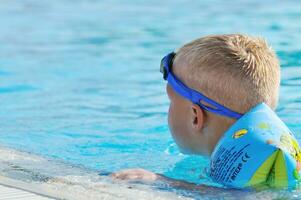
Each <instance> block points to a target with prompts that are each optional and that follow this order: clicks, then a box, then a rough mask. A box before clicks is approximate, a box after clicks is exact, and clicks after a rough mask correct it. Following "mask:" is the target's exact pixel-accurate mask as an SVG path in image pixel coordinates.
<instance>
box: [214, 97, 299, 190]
mask: <svg viewBox="0 0 301 200" xmlns="http://www.w3.org/2000/svg"><path fill="white" fill-rule="evenodd" d="M300 170H301V151H300V148H299V144H298V142H297V140H296V139H295V137H294V135H293V134H292V133H291V131H290V130H289V129H288V128H287V126H286V125H285V124H284V123H283V122H282V121H281V120H280V119H279V117H278V116H277V115H276V113H275V112H274V111H272V110H271V109H270V108H269V107H268V106H267V105H266V104H264V103H261V104H258V105H257V106H256V107H254V108H252V109H251V110H250V111H249V112H247V113H246V114H244V115H243V116H242V117H241V118H240V119H239V120H238V121H237V122H236V123H234V124H233V125H232V126H231V127H230V128H229V129H228V130H227V131H226V132H225V134H224V136H223V137H222V138H221V139H220V141H219V143H218V144H217V146H216V147H215V149H214V151H213V153H212V155H211V163H210V169H209V176H210V177H211V178H212V179H213V180H214V181H216V182H218V183H221V184H223V185H225V186H228V187H234V188H245V187H254V186H257V185H263V184H264V185H268V186H270V187H277V188H278V187H294V186H296V185H297V184H298V182H299V180H300V179H301V178H300V177H301V174H300Z"/></svg>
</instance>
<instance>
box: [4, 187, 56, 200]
mask: <svg viewBox="0 0 301 200" xmlns="http://www.w3.org/2000/svg"><path fill="white" fill-rule="evenodd" d="M0 193H1V196H0V200H2V199H3V200H4V199H14V200H23V199H25V198H26V199H30V200H55V199H54V198H51V197H48V196H45V195H39V194H36V193H33V192H30V191H26V190H23V189H19V188H15V187H11V186H8V185H4V184H0Z"/></svg>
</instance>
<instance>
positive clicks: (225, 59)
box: [174, 34, 280, 113]
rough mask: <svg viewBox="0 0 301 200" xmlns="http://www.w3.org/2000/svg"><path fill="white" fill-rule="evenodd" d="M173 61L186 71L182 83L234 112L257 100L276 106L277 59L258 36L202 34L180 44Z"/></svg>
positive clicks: (278, 72)
mask: <svg viewBox="0 0 301 200" xmlns="http://www.w3.org/2000/svg"><path fill="white" fill-rule="evenodd" d="M174 63H175V65H176V63H184V65H185V71H186V73H181V75H180V78H182V79H183V81H184V83H185V84H187V85H188V86H190V87H192V88H194V89H196V90H198V91H200V92H202V93H204V94H205V95H206V96H208V97H210V98H211V99H214V100H215V101H217V102H218V103H220V104H222V105H224V106H226V107H228V108H231V109H232V110H234V111H236V112H240V113H244V112H246V111H248V110H249V109H250V108H251V107H253V106H255V105H256V104H258V103H260V102H265V103H266V104H267V105H269V106H270V107H271V108H272V109H275V108H276V106H277V103H278V96H279V85H280V66H279V61H278V58H277V56H276V54H275V53H274V51H273V50H272V48H271V47H269V46H268V44H267V42H266V41H265V40H264V39H262V38H257V37H251V36H247V35H242V34H229V35H211V36H207V37H203V38H200V39H196V40H194V41H192V42H190V43H188V44H185V45H184V46H183V47H181V48H180V49H179V50H178V51H177V52H176V57H175V61H174ZM178 68H181V66H179V67H178ZM178 71H181V69H178Z"/></svg>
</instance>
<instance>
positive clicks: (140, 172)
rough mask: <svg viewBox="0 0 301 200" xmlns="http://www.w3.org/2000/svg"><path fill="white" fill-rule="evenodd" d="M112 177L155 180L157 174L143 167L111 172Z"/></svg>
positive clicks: (157, 176)
mask: <svg viewBox="0 0 301 200" xmlns="http://www.w3.org/2000/svg"><path fill="white" fill-rule="evenodd" d="M111 177H113V178H114V179H120V180H141V181H150V182H151V181H156V180H157V179H158V178H159V175H157V174H155V173H153V172H150V171H147V170H145V169H125V170H121V171H119V172H115V173H112V174H111Z"/></svg>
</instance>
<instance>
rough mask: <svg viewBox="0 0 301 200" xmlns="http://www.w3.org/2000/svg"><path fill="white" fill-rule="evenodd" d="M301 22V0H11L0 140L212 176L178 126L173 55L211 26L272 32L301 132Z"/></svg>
mask: <svg viewBox="0 0 301 200" xmlns="http://www.w3.org/2000/svg"><path fill="white" fill-rule="evenodd" d="M300 21H301V3H299V1H297V0H295V1H294V0H290V1H280V0H277V1H271V0H267V1H260V0H246V1H238V0H234V1H221V0H215V1H210V0H205V1H184V0H179V1H171V0H167V1H159V0H152V1H138V0H123V1H121V0H114V1H110V0H103V1H100V0H86V1H84V0H51V1H40V0H26V1H23V0H1V2H0V24H1V28H0V44H1V45H0V145H2V146H8V147H11V148H15V149H17V150H22V151H27V152H31V153H35V154H38V155H42V156H46V157H51V158H57V159H61V160H63V161H65V162H67V163H70V164H72V165H80V166H83V167H86V168H88V169H91V170H98V171H105V172H111V171H116V170H120V169H124V168H131V167H142V168H146V169H149V170H152V171H154V172H157V173H164V174H166V175H168V176H172V177H175V178H181V179H185V180H188V181H193V182H202V180H201V181H200V180H199V178H198V177H199V175H200V173H201V171H202V169H203V168H204V167H205V166H206V165H207V163H208V160H207V159H206V158H202V157H194V156H187V155H182V154H180V153H179V151H178V149H177V147H176V146H175V144H174V142H173V141H172V138H171V136H170V135H169V131H168V127H167V119H166V118H167V110H168V103H169V102H168V99H167V96H166V94H165V83H164V82H163V81H162V77H161V74H160V73H159V71H158V67H159V66H158V65H159V62H160V59H161V57H162V56H163V55H164V54H166V53H168V52H169V51H171V50H173V49H175V48H178V47H179V46H180V45H182V44H184V43H185V42H188V41H190V40H192V39H195V38H197V37H200V36H204V35H207V34H219V33H233V32H240V33H248V34H251V35H259V36H263V37H265V38H267V40H268V42H269V43H270V44H271V45H272V46H273V48H274V49H275V50H276V52H277V54H278V56H279V58H280V59H281V65H282V82H281V97H280V104H279V107H278V109H277V113H278V114H279V115H280V117H281V118H282V119H283V120H284V121H285V122H286V123H287V124H288V126H289V127H290V128H291V129H292V130H293V131H294V132H295V134H296V136H297V138H298V139H301V133H300V131H301V115H300V113H301V93H300V86H301V46H300V44H301V34H300V33H301V24H300ZM209 184H210V183H209Z"/></svg>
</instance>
